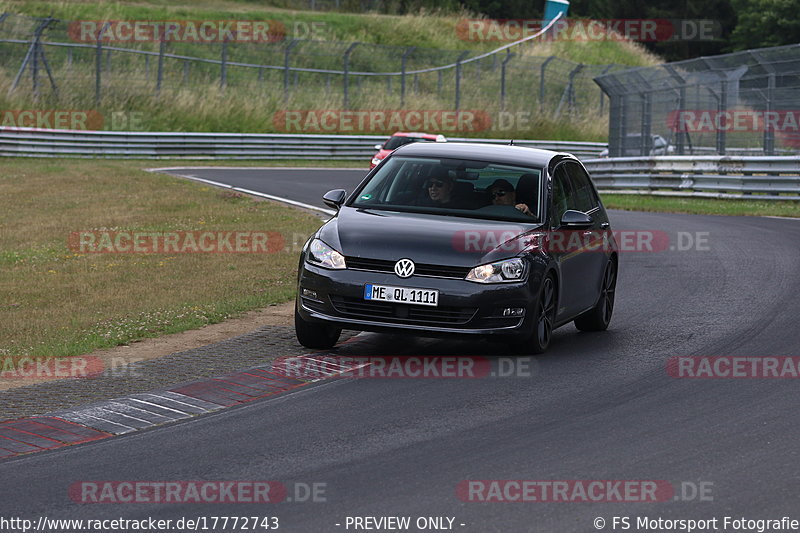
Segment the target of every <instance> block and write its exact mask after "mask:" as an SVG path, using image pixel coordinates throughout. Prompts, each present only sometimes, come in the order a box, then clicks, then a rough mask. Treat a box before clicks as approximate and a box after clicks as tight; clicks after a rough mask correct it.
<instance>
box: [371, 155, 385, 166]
mask: <svg viewBox="0 0 800 533" xmlns="http://www.w3.org/2000/svg"><path fill="white" fill-rule="evenodd" d="M381 161H383V159H381V158H379V157H373V158H372V164H373V165H377V164H378V163H380V162H381Z"/></svg>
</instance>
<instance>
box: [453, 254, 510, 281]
mask: <svg viewBox="0 0 800 533" xmlns="http://www.w3.org/2000/svg"><path fill="white" fill-rule="evenodd" d="M524 275H525V262H524V261H523V260H522V259H520V258H518V257H516V258H514V259H506V260H505V261H498V262H497V263H488V264H486V265H480V266H476V267H475V268H473V269H472V270H470V271H469V274H467V278H466V279H467V281H475V282H477V283H510V282H513V281H520V280H521V279H522V277H523V276H524Z"/></svg>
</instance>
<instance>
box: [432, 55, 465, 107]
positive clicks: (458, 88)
mask: <svg viewBox="0 0 800 533" xmlns="http://www.w3.org/2000/svg"><path fill="white" fill-rule="evenodd" d="M468 55H469V51H464V52H461V55H460V56H458V59H456V111H458V110H459V108H460V106H461V62H462V61H463V60H464V58H465V57H467V56H468ZM439 72H441V70H440V71H439Z"/></svg>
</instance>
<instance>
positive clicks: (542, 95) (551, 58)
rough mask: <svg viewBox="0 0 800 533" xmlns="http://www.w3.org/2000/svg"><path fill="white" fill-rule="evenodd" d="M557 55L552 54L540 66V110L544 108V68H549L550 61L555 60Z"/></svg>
mask: <svg viewBox="0 0 800 533" xmlns="http://www.w3.org/2000/svg"><path fill="white" fill-rule="evenodd" d="M555 58H556V56H550V57H548V58H547V59H545V60H544V62H543V63H542V66H541V67H539V111H543V110H544V69H546V68H547V65H548V63H550V62H551V61H552V60H554V59H555Z"/></svg>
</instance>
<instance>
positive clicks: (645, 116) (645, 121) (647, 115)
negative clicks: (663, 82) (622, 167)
mask: <svg viewBox="0 0 800 533" xmlns="http://www.w3.org/2000/svg"><path fill="white" fill-rule="evenodd" d="M641 98H642V124H641V130H642V143H641V144H642V147H641V155H642V157H648V156H649V155H650V151H651V150H652V145H653V138H652V137H651V136H650V133H651V128H650V122H651V115H652V113H653V109H652V104H651V100H650V93H641ZM664 155H666V154H664Z"/></svg>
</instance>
